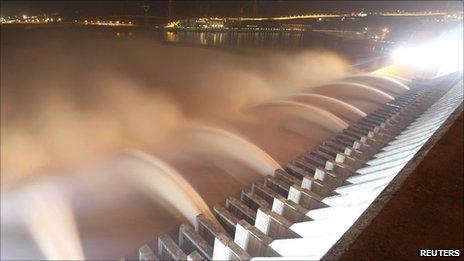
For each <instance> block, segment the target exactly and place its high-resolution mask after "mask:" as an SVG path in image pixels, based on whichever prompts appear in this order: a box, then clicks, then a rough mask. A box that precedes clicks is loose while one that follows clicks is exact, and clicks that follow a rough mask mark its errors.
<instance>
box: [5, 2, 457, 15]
mask: <svg viewBox="0 0 464 261" xmlns="http://www.w3.org/2000/svg"><path fill="white" fill-rule="evenodd" d="M253 2H254V1H253V0H246V1H206V0H190V1H181V0H172V3H173V4H172V6H173V16H174V17H179V18H181V17H187V16H204V15H207V16H238V15H240V14H242V15H252V13H253V5H254V4H253ZM167 3H168V1H129V0H125V1H4V0H2V1H1V15H2V16H10V15H22V14H26V15H38V14H43V13H47V14H50V13H58V14H59V15H61V16H64V17H79V16H98V15H142V14H143V10H142V8H141V7H140V6H141V5H144V4H147V5H150V6H151V8H150V10H149V15H151V16H161V17H163V16H166V13H167ZM462 4H463V2H462V1H282V0H276V1H262V0H261V1H257V8H256V10H257V12H256V14H257V15H286V14H298V13H305V12H312V11H331V10H340V11H343V12H345V11H356V10H361V9H363V8H364V9H365V10H366V11H371V10H372V11H377V10H388V11H392V10H397V9H402V10H406V11H419V10H444V11H456V10H462Z"/></svg>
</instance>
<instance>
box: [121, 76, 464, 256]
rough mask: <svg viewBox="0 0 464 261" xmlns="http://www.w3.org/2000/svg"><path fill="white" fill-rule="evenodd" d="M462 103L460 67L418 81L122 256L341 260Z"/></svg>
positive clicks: (453, 118) (458, 111) (454, 116)
mask: <svg viewBox="0 0 464 261" xmlns="http://www.w3.org/2000/svg"><path fill="white" fill-rule="evenodd" d="M372 78H374V79H375V77H372ZM361 79H362V77H361ZM367 80H372V79H371V78H367ZM360 82H362V83H365V84H369V83H368V82H363V81H362V80H361V81H360ZM394 85H395V83H393V84H392V85H390V86H389V85H385V86H384V88H385V89H389V88H393V89H395V87H394ZM396 88H397V87H396ZM462 100H463V81H462V73H460V72H459V73H453V74H449V75H445V76H441V77H437V78H433V79H427V80H424V79H422V80H420V79H414V80H412V81H411V82H410V83H409V84H408V86H407V90H402V92H401V94H396V95H395V97H394V99H392V100H390V101H388V102H386V103H385V104H384V105H382V106H380V107H379V108H378V109H376V110H374V111H373V112H371V113H368V114H367V115H365V116H363V117H362V118H360V119H359V120H357V121H354V122H353V123H351V124H349V125H348V126H346V127H345V128H344V129H343V130H342V131H340V132H339V133H337V134H335V135H333V136H332V137H330V138H329V139H327V140H325V141H323V142H322V143H321V144H320V145H318V146H316V147H315V148H313V149H312V150H310V151H307V152H305V153H303V154H301V155H300V156H298V157H297V158H295V159H293V160H292V161H291V162H289V163H287V164H285V165H283V166H282V167H281V168H279V169H275V170H274V172H273V173H271V174H269V175H267V176H265V177H264V178H263V179H262V180H260V181H258V182H254V183H252V184H250V185H248V186H246V187H244V188H243V190H242V191H241V193H240V194H239V195H236V196H232V197H229V198H227V199H226V200H225V202H224V203H223V204H218V205H215V206H214V207H213V208H212V210H211V212H212V213H213V215H214V217H211V215H208V214H203V213H201V214H199V215H197V216H196V217H195V220H193V221H191V222H190V223H185V224H182V225H181V226H179V227H178V228H177V229H176V230H174V231H172V232H171V233H169V234H166V235H163V236H160V237H158V238H157V239H154V241H153V242H147V244H146V245H143V246H141V247H140V249H138V250H137V251H134V253H132V254H128V256H126V257H122V260H124V259H127V260H133V259H138V260H289V259H290V260H319V259H338V258H340V257H341V254H342V253H343V252H344V251H345V250H346V248H347V247H348V246H349V245H350V244H351V243H352V242H353V241H354V240H355V238H356V236H357V235H358V234H359V233H360V232H361V231H362V230H363V229H364V228H365V227H366V226H367V225H368V224H369V220H371V219H372V218H373V217H374V216H375V215H376V213H378V211H379V209H381V208H382V206H383V205H384V204H386V202H387V201H388V199H389V198H390V197H391V195H392V193H395V191H396V190H398V188H399V186H401V183H402V182H403V181H404V180H405V179H406V178H407V176H408V175H409V173H410V172H411V171H412V170H413V169H414V167H415V166H416V165H417V164H418V162H420V161H421V159H422V158H423V157H424V155H425V154H426V153H427V151H428V150H429V149H430V148H431V146H433V144H434V142H435V141H436V140H437V139H439V137H440V135H442V134H443V131H444V130H446V128H447V127H448V126H449V125H450V124H452V122H453V121H454V120H455V119H456V117H457V116H458V115H459V114H460V113H461V112H462Z"/></svg>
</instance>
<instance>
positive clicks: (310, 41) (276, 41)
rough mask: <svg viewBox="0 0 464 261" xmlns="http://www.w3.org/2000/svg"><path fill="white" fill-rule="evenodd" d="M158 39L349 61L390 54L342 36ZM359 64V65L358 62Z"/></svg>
mask: <svg viewBox="0 0 464 261" xmlns="http://www.w3.org/2000/svg"><path fill="white" fill-rule="evenodd" d="M155 35H156V37H157V38H158V39H159V40H160V41H162V42H166V43H170V44H193V45H202V46H208V47H219V48H232V49H244V48H250V49H256V48H263V47H264V48H270V49H285V50H302V49H314V48H318V49H321V48H322V49H328V50H332V51H336V52H339V53H343V54H344V55H345V56H346V57H347V58H349V59H354V60H357V59H359V58H366V57H374V56H379V55H381V54H382V53H384V52H385V51H388V49H389V46H388V45H386V44H385V43H380V42H375V41H368V40H359V39H358V40H349V39H346V38H343V37H339V36H333V35H326V34H323V33H317V32H301V31H292V32H290V31H275V30H262V31H188V30H179V31H157V32H156V33H155ZM355 62H356V61H355Z"/></svg>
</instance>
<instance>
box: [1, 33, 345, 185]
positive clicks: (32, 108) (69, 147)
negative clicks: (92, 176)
mask: <svg viewBox="0 0 464 261" xmlns="http://www.w3.org/2000/svg"><path fill="white" fill-rule="evenodd" d="M47 37H48V38H47V40H46V41H45V40H44V38H46V37H43V36H41V35H37V34H33V33H31V34H30V35H28V36H27V37H26V38H20V39H19V40H16V41H17V42H14V43H10V42H7V43H4V44H3V45H4V46H2V51H1V54H2V55H1V70H2V79H1V94H2V95H1V116H2V117H1V120H2V124H1V134H2V144H1V150H2V156H1V157H2V181H3V182H2V188H6V187H9V186H12V185H14V184H17V183H18V182H19V181H21V180H23V179H24V178H26V177H28V176H30V175H34V174H37V173H42V172H45V171H48V170H55V169H62V168H66V167H72V166H74V165H76V164H77V165H79V164H81V163H82V162H88V161H91V160H98V159H100V158H101V157H105V156H106V155H108V154H111V153H114V152H115V151H118V150H119V149H123V148H126V147H136V148H142V149H144V148H150V147H153V146H155V145H156V144H157V143H158V142H159V141H160V140H165V138H166V137H167V136H169V135H172V134H173V133H175V132H176V131H178V130H180V129H182V128H183V127H184V126H185V124H186V123H187V122H188V121H190V120H192V119H194V120H204V119H208V118H213V117H226V115H236V114H238V113H239V112H240V111H241V109H242V108H244V107H246V106H250V105H253V104H256V103H258V102H261V101H264V100H267V99H270V98H275V97H277V96H281V95H286V94H289V93H291V92H293V91H296V90H298V89H301V88H304V87H308V86H311V85H315V84H319V83H323V82H327V81H329V80H333V79H335V78H338V77H340V76H342V75H344V74H345V72H346V70H347V67H346V64H345V62H344V61H343V60H342V59H341V58H339V57H338V56H337V55H335V54H331V53H324V52H298V53H283V52H274V53H270V52H256V53H255V54H252V55H250V54H247V56H245V55H242V54H237V53H227V52H223V51H217V50H208V49H199V48H193V47H179V46H167V45H162V44H158V43H154V42H153V41H152V40H150V39H148V38H133V39H120V40H114V39H106V38H102V37H96V38H95V39H91V40H85V38H79V37H76V36H66V37H63V36H60V37H57V36H54V35H48V36H47Z"/></svg>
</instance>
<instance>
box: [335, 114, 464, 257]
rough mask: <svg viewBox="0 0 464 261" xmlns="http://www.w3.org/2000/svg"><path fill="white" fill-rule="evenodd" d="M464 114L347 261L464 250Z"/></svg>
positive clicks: (360, 240) (383, 210)
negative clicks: (441, 250)
mask: <svg viewBox="0 0 464 261" xmlns="http://www.w3.org/2000/svg"><path fill="white" fill-rule="evenodd" d="M463 176H464V173H463V114H462V113H461V115H460V116H459V117H458V118H457V120H456V121H455V123H454V124H453V125H452V126H451V127H450V128H449V129H448V131H447V132H446V133H445V135H444V136H443V137H442V138H441V139H440V140H439V141H438V142H437V143H436V144H435V145H434V147H433V148H432V149H431V150H430V151H429V152H428V154H427V155H426V156H425V158H424V159H423V160H422V162H421V163H420V164H419V165H418V167H417V168H416V169H415V170H414V171H413V172H412V173H411V174H410V175H409V177H408V178H407V180H406V181H405V182H404V184H403V185H402V187H401V189H400V190H399V191H398V192H397V193H396V195H395V196H393V197H392V198H391V200H390V201H389V202H388V203H387V205H386V206H385V207H384V208H383V209H382V210H381V211H380V213H379V214H378V216H376V217H375V218H374V219H373V220H372V222H371V223H370V224H369V226H368V227H367V228H366V229H365V230H364V231H363V232H362V233H361V234H360V235H359V237H358V238H357V239H356V241H355V242H354V244H353V245H352V246H351V247H350V248H349V249H348V250H347V252H345V253H344V255H343V256H342V260H360V259H361V260H367V259H370V260H372V259H375V260H392V259H402V260H409V259H419V258H420V256H419V251H420V250H421V249H460V250H461V256H462V251H463V249H464V247H463V243H464V225H463V221H462V219H463V216H464V212H463V206H464V186H463Z"/></svg>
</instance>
